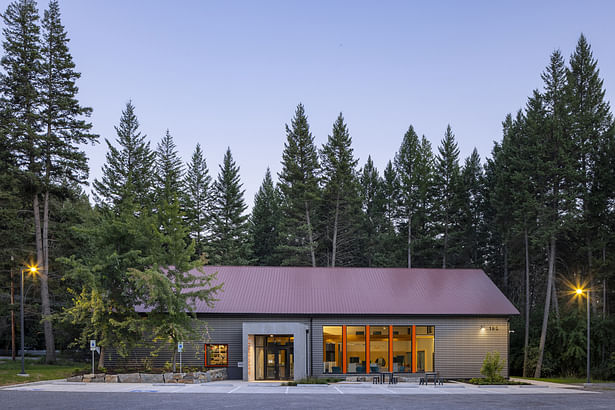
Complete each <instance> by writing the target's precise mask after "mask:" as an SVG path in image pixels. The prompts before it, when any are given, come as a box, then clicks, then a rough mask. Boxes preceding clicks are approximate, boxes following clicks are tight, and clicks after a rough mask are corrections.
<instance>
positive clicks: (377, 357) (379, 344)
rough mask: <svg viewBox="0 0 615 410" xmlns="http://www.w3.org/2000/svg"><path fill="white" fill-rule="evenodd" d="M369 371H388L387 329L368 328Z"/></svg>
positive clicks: (378, 327)
mask: <svg viewBox="0 0 615 410" xmlns="http://www.w3.org/2000/svg"><path fill="white" fill-rule="evenodd" d="M369 346H370V347H369V362H370V364H369V369H370V372H382V371H388V370H389V327H388V326H370V328H369Z"/></svg>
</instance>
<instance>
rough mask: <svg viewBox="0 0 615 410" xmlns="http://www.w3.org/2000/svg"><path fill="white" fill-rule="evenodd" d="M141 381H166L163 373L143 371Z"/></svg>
mask: <svg viewBox="0 0 615 410" xmlns="http://www.w3.org/2000/svg"><path fill="white" fill-rule="evenodd" d="M141 383H164V376H163V375H162V374H148V373H141Z"/></svg>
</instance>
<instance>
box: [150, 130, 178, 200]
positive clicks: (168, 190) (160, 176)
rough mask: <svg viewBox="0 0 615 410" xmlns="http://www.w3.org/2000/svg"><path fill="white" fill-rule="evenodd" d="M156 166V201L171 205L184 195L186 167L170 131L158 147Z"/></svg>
mask: <svg viewBox="0 0 615 410" xmlns="http://www.w3.org/2000/svg"><path fill="white" fill-rule="evenodd" d="M155 164H156V165H155V170H156V176H155V182H154V185H155V192H156V193H155V195H156V199H155V200H156V202H158V203H162V202H163V201H166V202H167V203H171V202H172V201H173V200H174V199H175V198H176V197H177V198H179V197H180V196H181V194H182V177H183V173H184V169H183V167H184V166H183V164H182V161H181V158H180V157H179V154H178V153H177V147H176V146H175V142H173V137H171V133H170V132H169V130H167V132H166V134H165V135H164V137H162V140H161V141H160V142H159V143H158V146H157V147H156V163H155Z"/></svg>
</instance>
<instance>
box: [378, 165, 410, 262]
mask: <svg viewBox="0 0 615 410" xmlns="http://www.w3.org/2000/svg"><path fill="white" fill-rule="evenodd" d="M382 195H383V202H384V205H383V207H384V209H383V216H384V221H383V232H382V234H381V240H382V242H383V254H382V257H381V259H380V261H379V262H378V265H379V266H387V267H391V266H395V267H399V266H406V256H407V254H406V252H403V250H404V249H406V247H405V245H404V243H403V241H402V239H403V238H401V236H400V235H398V233H397V231H396V230H395V226H396V225H398V219H399V218H398V216H397V215H398V214H399V211H398V208H399V196H400V184H399V178H398V176H397V172H396V170H395V167H394V166H393V162H392V161H388V162H387V165H386V167H385V168H384V172H383V178H382ZM400 250H401V251H400Z"/></svg>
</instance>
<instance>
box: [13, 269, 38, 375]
mask: <svg viewBox="0 0 615 410" xmlns="http://www.w3.org/2000/svg"><path fill="white" fill-rule="evenodd" d="M24 272H29V273H31V274H32V275H36V274H37V273H38V266H36V265H31V266H28V267H27V268H24V269H22V270H21V298H20V302H21V303H20V304H21V306H20V308H19V310H20V313H21V326H20V327H21V329H20V330H21V373H18V374H17V375H18V376H24V377H27V376H29V375H28V373H26V369H25V365H24V351H25V347H24V334H25V332H24V320H23V280H24V279H23V275H24Z"/></svg>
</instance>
